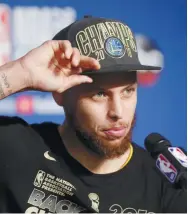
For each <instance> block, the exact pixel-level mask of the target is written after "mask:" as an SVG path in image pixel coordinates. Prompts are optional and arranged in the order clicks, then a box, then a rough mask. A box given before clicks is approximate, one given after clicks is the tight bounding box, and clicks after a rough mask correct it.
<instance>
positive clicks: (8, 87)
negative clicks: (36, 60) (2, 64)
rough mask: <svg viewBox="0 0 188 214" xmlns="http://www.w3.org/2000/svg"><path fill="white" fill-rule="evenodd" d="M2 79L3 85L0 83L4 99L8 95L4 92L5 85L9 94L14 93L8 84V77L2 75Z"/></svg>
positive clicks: (0, 93) (0, 94) (0, 91)
mask: <svg viewBox="0 0 188 214" xmlns="http://www.w3.org/2000/svg"><path fill="white" fill-rule="evenodd" d="M0 78H1V79H2V80H3V82H2V83H1V81H0V98H4V97H5V96H6V95H5V92H4V90H3V85H4V86H5V88H6V89H7V90H8V94H11V93H12V90H11V89H10V84H9V83H8V80H7V76H6V74H5V73H2V74H1V75H0Z"/></svg>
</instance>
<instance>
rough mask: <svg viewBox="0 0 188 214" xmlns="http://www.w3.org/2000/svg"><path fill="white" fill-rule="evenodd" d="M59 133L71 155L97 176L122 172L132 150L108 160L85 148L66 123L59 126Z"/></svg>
mask: <svg viewBox="0 0 188 214" xmlns="http://www.w3.org/2000/svg"><path fill="white" fill-rule="evenodd" d="M58 129H59V133H60V135H61V138H62V141H63V143H64V145H65V147H66V149H67V151H68V152H69V154H70V155H71V156H72V157H73V158H74V159H76V160H77V161H78V162H79V163H80V164H82V165H83V166H84V167H85V168H87V169H88V170H89V171H91V172H92V173H95V174H108V173H113V172H116V171H118V170H120V169H121V168H122V167H123V165H125V163H126V162H127V160H128V159H129V156H130V153H131V148H130V147H129V149H128V150H127V151H126V152H125V153H124V154H123V155H121V156H120V157H117V158H113V159H107V158H104V157H101V156H99V155H97V154H96V153H94V152H92V151H91V150H90V149H88V148H87V147H85V146H84V145H83V144H82V142H80V140H79V139H78V138H77V136H76V133H75V132H74V130H72V128H71V127H69V126H68V125H67V124H66V123H64V124H63V125H62V126H59V128H58Z"/></svg>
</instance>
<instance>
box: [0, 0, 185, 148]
mask: <svg viewBox="0 0 188 214" xmlns="http://www.w3.org/2000/svg"><path fill="white" fill-rule="evenodd" d="M0 3H1V4H0V64H3V63H5V62H7V61H9V60H12V59H17V58H18V57H20V56H22V55H23V54H25V53H26V52H27V51H29V50H31V49H32V48H34V47H36V46H37V45H40V44H41V43H43V42H44V41H46V40H49V39H51V38H52V37H53V36H54V35H55V33H57V32H58V31H59V30H60V29H62V28H64V27H66V26H67V25H69V24H70V23H72V22H73V21H75V20H76V19H80V18H82V17H83V16H84V15H93V16H100V17H107V18H114V19H118V20H122V21H124V22H125V23H127V24H128V25H130V26H131V28H132V30H133V31H134V32H135V35H136V40H137V45H138V51H139V59H140V61H141V63H143V64H150V65H159V66H162V67H163V69H162V70H161V71H154V72H153V73H152V72H150V71H149V72H146V71H144V72H142V73H139V75H138V81H139V85H140V86H139V90H138V105H137V112H136V114H137V122H136V127H135V130H134V136H133V140H134V141H135V142H136V143H138V144H139V145H141V146H143V142H144V139H145V137H146V136H147V135H148V134H149V133H151V132H159V133H161V134H162V135H164V136H166V137H167V138H168V139H170V140H171V142H172V143H173V145H175V146H181V147H183V148H184V149H186V142H187V134H186V133H187V129H186V109H187V106H186V97H187V96H186V79H187V78H186V73H187V72H186V8H187V6H186V1H185V0H170V1H168V0H152V1H151V0H142V1H141V0H115V1H112V0H102V1H99V0H79V1H76V0H45V1H44V0H4V1H2V0H1V2H0ZM44 54H45V53H44ZM0 114H3V115H17V116H21V117H22V118H24V119H25V120H26V121H28V122H29V123H33V122H37V123H39V122H43V121H53V122H57V123H62V122H63V120H64V112H63V109H62V108H61V107H58V106H57V105H56V104H55V102H54V101H53V99H52V97H51V94H50V93H40V92H24V93H19V94H16V95H12V96H10V97H8V98H6V99H4V100H2V101H0ZM15 140H16V139H15Z"/></svg>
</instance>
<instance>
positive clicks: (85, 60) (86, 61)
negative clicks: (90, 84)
mask: <svg viewBox="0 0 188 214" xmlns="http://www.w3.org/2000/svg"><path fill="white" fill-rule="evenodd" d="M79 66H80V67H81V68H83V69H84V70H87V69H96V70H98V69H100V64H99V62H98V61H97V60H96V59H94V58H91V57H88V56H81V59H80V65H79Z"/></svg>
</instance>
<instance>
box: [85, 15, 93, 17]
mask: <svg viewBox="0 0 188 214" xmlns="http://www.w3.org/2000/svg"><path fill="white" fill-rule="evenodd" d="M84 18H92V16H91V15H85V16H84Z"/></svg>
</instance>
